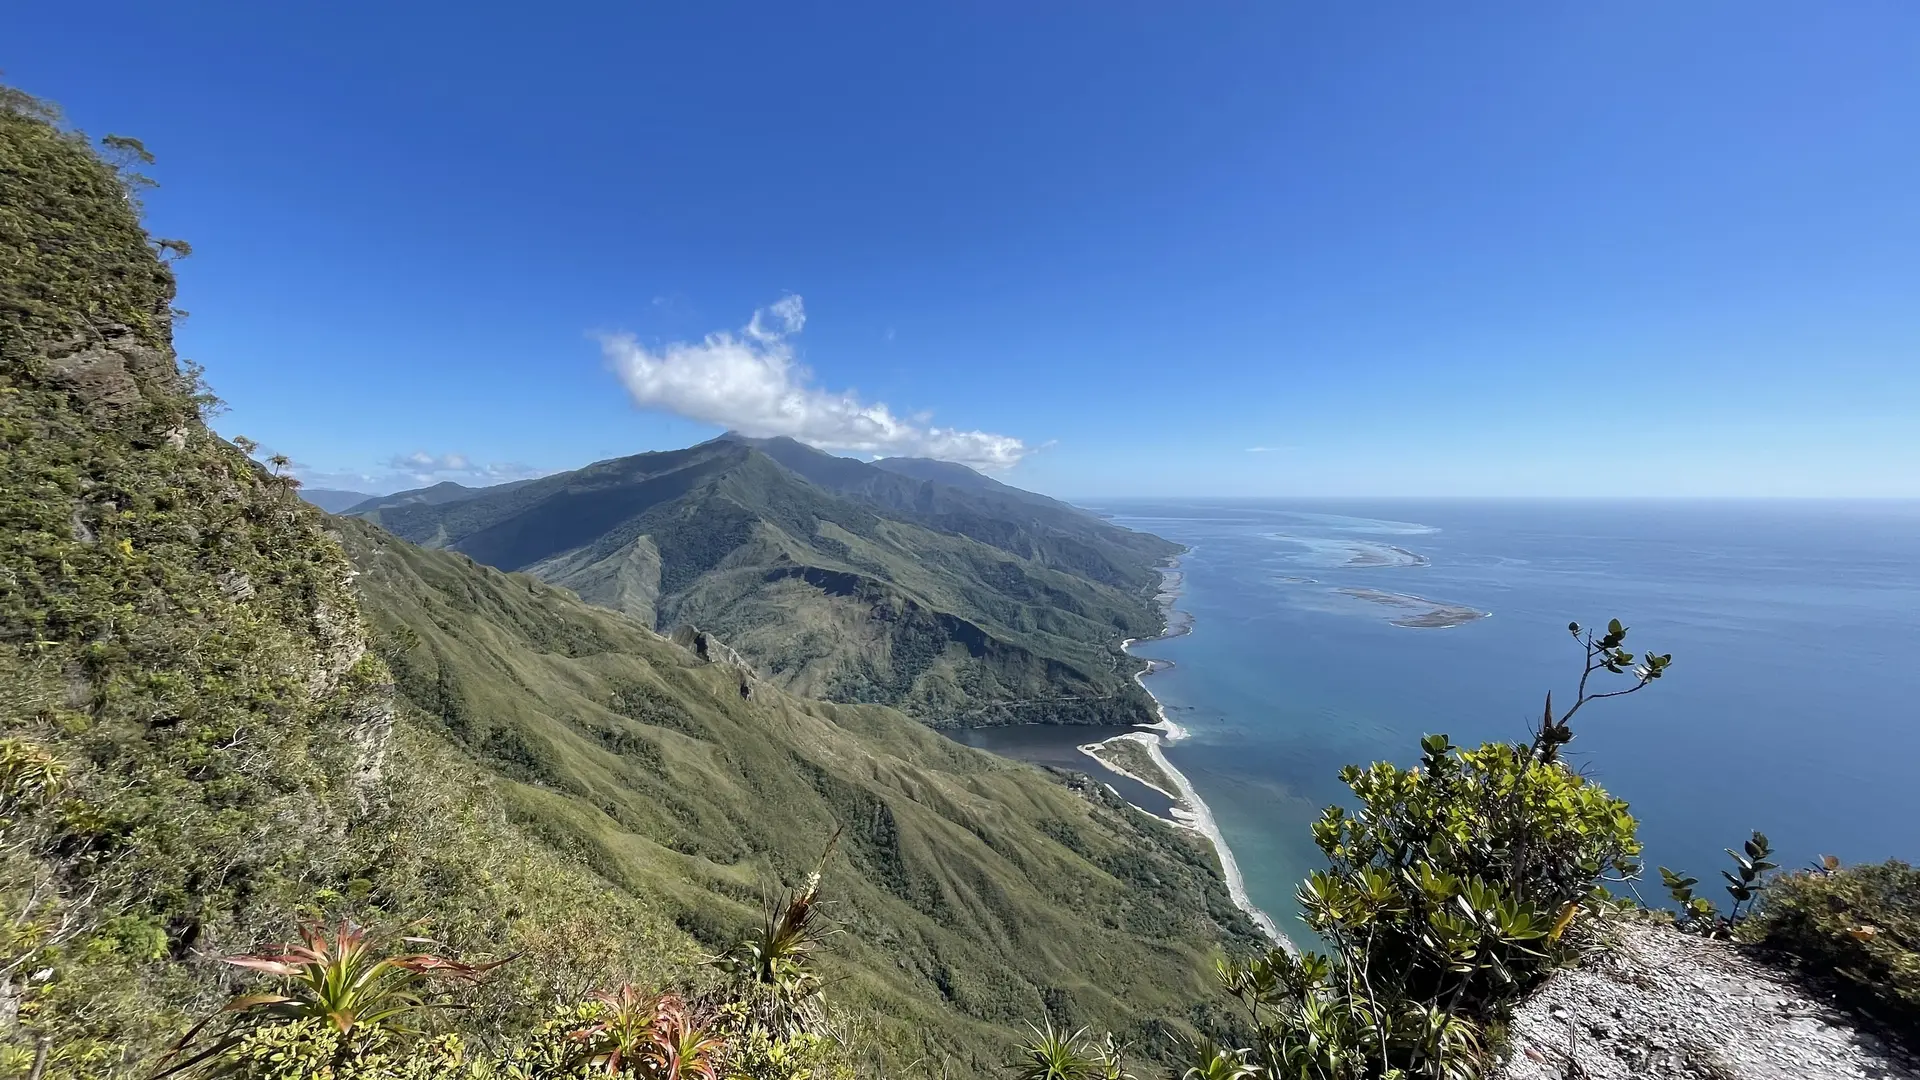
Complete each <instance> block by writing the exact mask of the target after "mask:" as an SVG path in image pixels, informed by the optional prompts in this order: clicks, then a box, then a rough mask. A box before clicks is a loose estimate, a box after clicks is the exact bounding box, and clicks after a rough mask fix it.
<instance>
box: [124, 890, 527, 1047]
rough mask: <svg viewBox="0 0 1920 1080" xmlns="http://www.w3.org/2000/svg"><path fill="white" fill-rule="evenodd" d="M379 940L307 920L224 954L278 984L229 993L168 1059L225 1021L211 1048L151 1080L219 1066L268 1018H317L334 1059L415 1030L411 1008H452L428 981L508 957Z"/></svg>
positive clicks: (474, 971) (466, 973)
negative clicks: (266, 941) (286, 934)
mask: <svg viewBox="0 0 1920 1080" xmlns="http://www.w3.org/2000/svg"><path fill="white" fill-rule="evenodd" d="M400 941H401V943H403V944H406V945H412V946H418V945H426V944H432V942H430V941H428V940H427V939H425V938H415V937H408V938H401V939H400ZM384 944H385V943H384V942H383V941H381V940H380V939H378V938H375V937H374V936H373V935H371V934H369V933H368V932H367V931H366V930H364V929H362V928H360V927H358V926H355V925H353V924H352V923H349V922H342V923H340V924H339V925H338V926H336V927H333V928H332V929H331V930H329V929H328V928H327V927H324V926H321V925H318V924H308V925H305V926H302V927H301V928H300V944H298V945H283V946H279V947H276V948H269V949H261V950H259V951H256V952H251V953H243V954H240V955H237V956H229V957H224V958H223V960H222V962H223V963H227V964H231V965H233V966H234V967H237V968H242V969H244V970H248V971H255V972H259V973H261V974H264V975H271V976H273V977H275V978H277V979H280V980H281V984H280V989H279V990H278V991H277V992H272V993H260V994H245V995H242V996H240V997H236V998H234V999H233V1000H232V1001H230V1002H228V1003H227V1005H226V1007H225V1008H223V1009H222V1010H221V1011H220V1012H219V1013H216V1014H214V1016H210V1017H208V1018H207V1019H205V1020H203V1021H201V1022H200V1023H199V1024H196V1025H194V1027H193V1029H192V1030H190V1031H188V1032H187V1034H186V1035H185V1036H183V1037H182V1038H181V1039H180V1041H179V1042H178V1043H176V1044H175V1045H174V1048H173V1053H172V1056H173V1057H179V1056H180V1055H182V1054H187V1053H188V1052H189V1051H190V1050H193V1049H194V1044H195V1043H196V1042H197V1041H198V1040H199V1038H200V1036H201V1034H202V1032H203V1031H204V1030H205V1029H206V1028H207V1027H208V1026H209V1025H210V1024H211V1023H213V1021H215V1020H216V1019H219V1018H220V1017H227V1018H228V1019H229V1020H230V1021H231V1023H229V1025H228V1027H227V1030H226V1031H225V1033H224V1034H223V1035H222V1036H221V1037H220V1038H218V1039H215V1040H214V1041H213V1043H212V1044H211V1045H210V1046H206V1047H204V1048H201V1049H199V1050H198V1051H197V1052H194V1053H191V1054H190V1056H187V1057H185V1058H184V1059H183V1060H179V1061H177V1062H175V1063H173V1064H171V1065H170V1066H169V1067H168V1068H166V1069H165V1070H163V1071H162V1072H160V1073H158V1074H156V1075H155V1077H154V1080H159V1078H160V1077H165V1076H171V1075H174V1074H176V1073H181V1072H185V1071H187V1070H190V1069H195V1068H201V1067H204V1068H206V1069H209V1070H211V1071H214V1072H218V1071H220V1066H221V1065H222V1062H221V1058H222V1056H223V1055H225V1054H226V1053H227V1052H228V1051H229V1050H232V1049H233V1048H235V1047H237V1046H239V1045H241V1044H242V1043H243V1042H245V1041H246V1039H247V1038H248V1036H249V1035H250V1034H251V1033H252V1032H253V1031H255V1030H256V1029H258V1028H259V1027H261V1026H263V1025H272V1024H299V1023H307V1024H309V1025H312V1024H315V1023H317V1024H319V1025H320V1026H322V1027H323V1028H327V1029H331V1032H332V1038H333V1042H334V1046H335V1048H336V1049H335V1051H334V1054H335V1056H336V1057H337V1058H339V1059H340V1060H341V1061H345V1060H348V1059H351V1058H353V1057H354V1056H356V1055H358V1054H360V1053H362V1052H364V1051H366V1050H369V1049H372V1048H374V1047H376V1046H379V1045H382V1044H384V1043H385V1042H386V1041H387V1040H389V1039H391V1038H392V1037H393V1036H395V1035H413V1034H418V1029H417V1028H415V1027H413V1026H412V1024H411V1020H412V1019H413V1016H414V1014H417V1013H420V1012H422V1011H425V1010H428V1009H437V1008H450V1007H453V1006H454V1003H453V1002H450V1001H446V1000H430V999H429V987H430V986H431V984H432V983H434V982H436V981H443V980H444V981H450V982H468V983H471V982H474V981H477V980H478V979H480V977H481V976H483V975H485V974H486V973H487V972H489V971H491V970H493V969H494V968H497V967H499V966H500V965H502V964H505V963H507V962H508V961H509V960H512V959H513V958H512V957H507V958H506V959H502V960H496V961H493V962H491V963H485V964H472V963H467V962H465V961H461V960H455V959H452V958H450V957H446V956H441V955H439V954H437V953H432V952H418V953H412V954H408V955H387V950H386V949H385V948H384Z"/></svg>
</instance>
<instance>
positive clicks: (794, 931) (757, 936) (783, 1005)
mask: <svg viewBox="0 0 1920 1080" xmlns="http://www.w3.org/2000/svg"><path fill="white" fill-rule="evenodd" d="M838 840H839V833H837V832H836V833H835V834H834V836H833V839H831V840H829V841H827V848H826V850H825V851H824V852H822V853H821V855H820V864H819V865H818V866H816V867H815V868H814V870H813V873H812V874H810V875H808V876H807V881H806V884H805V885H803V886H801V887H800V888H799V889H795V890H793V891H792V892H789V893H787V894H786V895H785V896H784V897H783V898H780V899H777V900H773V901H770V902H769V903H768V905H767V913H766V918H765V920H763V921H762V923H761V925H760V926H759V927H758V928H756V929H755V930H754V931H753V933H751V934H750V935H749V936H748V937H747V939H746V940H745V941H743V942H741V943H740V945H739V947H738V948H736V949H735V950H734V951H733V952H731V953H728V954H726V955H724V956H721V957H718V958H716V959H715V960H714V961H713V966H715V967H717V968H719V969H720V970H721V971H724V972H726V973H727V974H728V975H730V976H732V977H733V979H734V980H735V982H736V983H737V984H738V985H739V986H740V988H741V990H742V991H743V997H744V999H745V1004H746V1005H747V1006H748V1009H749V1011H750V1012H751V1013H752V1014H753V1016H752V1018H753V1020H754V1021H756V1022H758V1023H760V1024H761V1025H763V1026H764V1027H765V1028H766V1030H767V1031H768V1032H769V1033H770V1034H772V1035H774V1036H775V1037H777V1038H784V1037H786V1036H789V1035H795V1034H799V1033H802V1032H807V1031H817V1030H818V1029H820V1028H821V1027H822V1026H823V1023H824V1016H823V1010H822V1004H821V999H820V990H821V980H820V975H819V973H818V971H816V970H815V967H814V955H815V953H817V952H818V951H819V950H820V949H821V947H822V946H824V945H825V944H826V942H827V940H828V939H830V938H831V937H833V935H835V934H837V933H839V931H838V930H836V929H834V928H833V927H832V926H830V925H829V924H828V922H827V918H826V915H825V913H824V912H823V911H822V910H821V904H822V901H821V899H820V875H821V873H822V872H823V871H824V870H825V868H826V862H827V857H828V856H829V855H831V854H832V853H833V847H834V844H835V843H836V842H837V841H838Z"/></svg>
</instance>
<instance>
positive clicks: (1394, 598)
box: [1338, 589, 1493, 630]
mask: <svg viewBox="0 0 1920 1080" xmlns="http://www.w3.org/2000/svg"><path fill="white" fill-rule="evenodd" d="M1338 591H1339V592H1341V593H1342V594H1344V595H1347V596H1351V597H1353V598H1354V599H1355V600H1365V601H1367V602H1368V603H1371V604H1380V605H1382V606H1383V607H1391V608H1401V609H1404V610H1406V611H1410V612H1413V614H1411V615H1405V616H1402V617H1400V618H1398V619H1394V620H1392V622H1393V625H1395V626H1405V627H1410V628H1412V629H1416V630H1444V629H1445V628H1447V627H1449V626H1459V625H1461V624H1462V623H1470V622H1473V621H1475V620H1477V619H1484V618H1487V617H1488V616H1490V615H1492V614H1493V613H1492V612H1490V611H1480V610H1479V609H1477V608H1470V607H1465V606H1463V605H1460V604H1448V603H1443V602H1442V601H1439V600H1429V599H1427V598H1426V597H1424V596H1414V595H1413V594H1411V593H1396V592H1383V591H1382V590H1380V589H1340V590H1338Z"/></svg>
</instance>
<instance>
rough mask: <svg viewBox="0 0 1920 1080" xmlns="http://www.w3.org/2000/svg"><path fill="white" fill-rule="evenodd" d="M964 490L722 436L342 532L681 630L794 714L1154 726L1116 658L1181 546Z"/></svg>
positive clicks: (419, 507)
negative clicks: (799, 700)
mask: <svg viewBox="0 0 1920 1080" xmlns="http://www.w3.org/2000/svg"><path fill="white" fill-rule="evenodd" d="M955 468H959V467H958V466H955ZM974 475H977V474H974ZM979 480H980V481H981V482H982V485H986V486H982V487H980V488H979V489H977V490H972V489H968V488H963V487H958V486H955V485H952V484H947V483H942V482H937V481H929V480H923V479H916V478H914V477H910V476H903V475H900V474H898V473H895V472H890V471H888V470H886V469H882V468H879V467H876V466H874V465H870V464H868V463H866V462H860V461H854V460H852V459H848V458H840V457H834V456H832V455H829V454H825V453H822V452H820V451H818V450H814V449H812V448H810V447H806V446H802V445H801V444H799V443H796V442H794V441H792V440H790V439H769V440H753V439H745V438H742V437H739V436H734V435H728V436H723V437H721V438H719V439H715V440H712V441H710V442H706V443H702V444H699V445H697V446H693V447H689V448H686V449H684V450H675V451H665V452H659V453H649V454H639V455H634V456H632V457H626V458H618V459H614V460H610V461H602V462H597V463H595V464H593V465H589V466H587V467H585V468H583V469H578V470H575V471H573V472H569V473H561V474H558V475H554V476H548V477H543V478H541V479H539V480H534V481H530V482H527V483H524V484H518V485H515V486H513V487H511V488H502V489H482V490H480V491H479V492H476V493H473V494H470V495H467V496H466V497H463V498H460V499H459V500H458V501H454V502H441V503H432V502H428V501H425V500H415V501H408V502H405V503H403V504H401V505H394V506H381V507H374V508H370V509H366V510H356V511H354V512H355V513H356V514H358V515H359V516H362V517H365V518H367V519H369V520H372V521H375V522H376V523H378V524H379V525H380V526H381V527H383V528H385V529H387V530H388V531H390V532H392V533H393V534H395V535H396V536H399V537H401V538H403V539H406V540H410V541H412V542H415V543H420V544H424V545H427V546H429V547H444V548H449V549H452V550H455V551H459V552H462V553H464V554H467V555H470V556H472V557H473V558H475V559H477V560H479V561H480V562H483V563H487V564H488V565H491V566H495V567H499V568H502V569H507V570H525V571H527V572H529V573H532V574H534V575H536V576H538V577H540V578H542V579H544V580H547V581H550V582H553V583H555V584H558V585H563V586H565V587H567V588H569V589H572V590H574V591H575V592H576V593H578V594H579V595H580V596H581V597H582V598H583V599H586V600H588V601H589V602H592V603H596V604H600V605H602V606H606V607H611V608H614V609H616V610H619V611H623V612H625V613H627V614H629V615H632V616H633V617H635V618H637V619H640V620H641V621H642V622H645V623H647V624H649V625H651V626H653V627H655V628H656V629H658V630H661V631H668V630H672V629H673V628H675V627H677V626H681V625H694V626H698V627H700V628H701V629H703V630H706V631H710V632H712V633H714V634H716V635H718V636H719V637H720V638H721V639H722V640H724V641H726V642H727V643H728V644H729V645H731V646H733V647H734V648H736V649H738V650H740V652H741V653H743V654H744V655H746V656H747V657H748V658H750V659H751V660H752V661H753V662H754V664H755V665H756V666H757V667H758V668H759V669H760V670H761V671H762V672H763V673H764V674H765V675H766V676H767V677H768V678H769V679H771V680H772V681H773V682H775V683H776V684H778V685H780V686H783V687H785V688H787V689H790V690H793V691H795V692H797V693H803V694H808V695H811V696H817V697H822V698H826V699H829V700H836V701H851V702H862V701H864V702H880V703H886V704H892V705H896V706H898V707H900V708H902V709H904V710H906V711H908V712H909V713H911V714H913V715H915V716H917V717H919V718H921V719H923V720H926V721H928V722H930V723H934V724H955V723H958V724H981V723H1007V722H1020V721H1032V720H1042V719H1044V720H1051V721H1055V722H1059V721H1075V720H1083V721H1114V722H1130V721H1144V720H1149V719H1151V715H1152V703H1151V701H1150V699H1148V698H1147V697H1146V695H1145V694H1144V692H1142V691H1141V690H1140V689H1139V687H1138V686H1137V685H1136V684H1135V683H1134V682H1133V680H1132V678H1131V675H1132V673H1133V672H1134V671H1135V670H1137V669H1138V663H1137V662H1136V661H1133V660H1132V659H1131V658H1128V657H1126V656H1125V655H1124V654H1122V653H1121V652H1120V651H1119V649H1118V647H1117V646H1118V643H1119V641H1120V640H1121V639H1123V638H1126V637H1144V636H1148V635H1150V634H1152V633H1155V632H1157V631H1158V630H1159V628H1160V620H1161V615H1160V612H1159V611H1158V609H1157V608H1156V607H1155V606H1154V605H1153V604H1152V602H1151V599H1150V598H1151V596H1152V593H1153V591H1154V589H1155V587H1156V586H1157V585H1158V583H1159V580H1160V576H1159V574H1158V572H1157V570H1156V569H1155V567H1156V566H1157V564H1158V563H1160V562H1161V561H1162V560H1164V559H1165V558H1166V557H1167V556H1168V555H1170V554H1172V553H1174V552H1176V551H1178V550H1179V548H1178V546H1177V545H1174V544H1171V543H1169V542H1167V541H1164V540H1161V539H1160V538H1158V537H1154V536H1150V535H1147V534H1144V533H1136V532H1131V531H1129V530H1125V529H1120V528H1117V527H1115V526H1113V525H1111V524H1108V523H1107V522H1104V521H1102V520H1100V519H1099V518H1097V517H1095V516H1093V515H1091V514H1088V513H1086V512H1084V511H1081V510H1078V509H1075V508H1073V507H1069V506H1066V505H1065V504H1062V503H1056V502H1054V501H1052V500H1049V499H1045V498H1044V497H1043V496H1034V495H1031V494H1030V493H1027V492H1017V489H1011V488H1008V489H1006V492H1014V493H1015V494H1011V495H1010V494H1006V493H1005V492H1002V491H998V490H995V488H998V487H1004V485H995V484H994V482H993V481H989V480H987V479H986V478H985V477H979Z"/></svg>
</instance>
